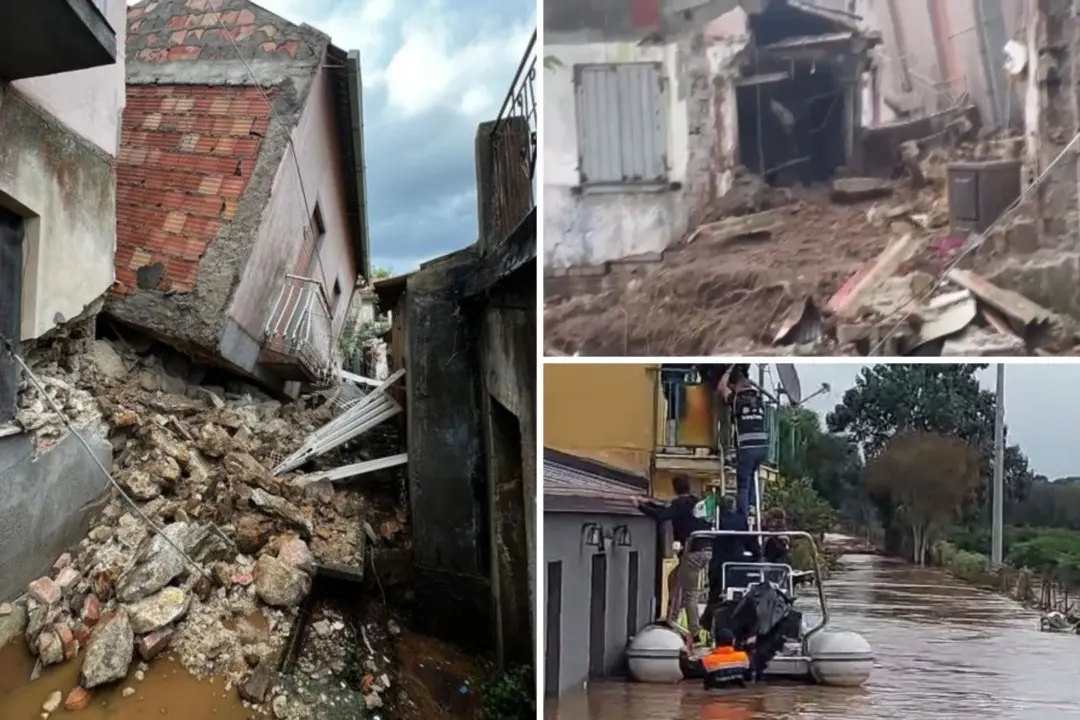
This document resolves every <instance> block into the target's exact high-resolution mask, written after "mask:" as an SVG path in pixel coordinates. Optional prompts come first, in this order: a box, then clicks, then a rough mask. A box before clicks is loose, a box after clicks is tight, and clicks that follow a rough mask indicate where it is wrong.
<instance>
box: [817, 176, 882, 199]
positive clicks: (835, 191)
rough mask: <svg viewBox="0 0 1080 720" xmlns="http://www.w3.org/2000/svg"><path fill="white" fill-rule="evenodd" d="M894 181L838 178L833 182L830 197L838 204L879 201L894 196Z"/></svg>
mask: <svg viewBox="0 0 1080 720" xmlns="http://www.w3.org/2000/svg"><path fill="white" fill-rule="evenodd" d="M893 191H894V188H893V184H892V181H890V180H882V179H880V178H869V177H854V178H837V179H836V180H833V182H832V191H831V193H830V197H831V198H832V201H833V202H836V203H859V202H866V201H868V200H879V199H881V198H885V197H889V196H890V195H892V194H893Z"/></svg>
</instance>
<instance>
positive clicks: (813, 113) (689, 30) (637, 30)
mask: <svg viewBox="0 0 1080 720" xmlns="http://www.w3.org/2000/svg"><path fill="white" fill-rule="evenodd" d="M615 5H616V4H612V6H611V8H610V12H609V13H608V14H607V15H605V14H604V13H602V12H600V11H597V12H594V13H592V14H591V15H590V13H589V12H588V11H586V10H584V9H581V8H579V7H578V6H576V5H573V4H572V3H553V4H552V6H545V21H546V22H547V23H548V25H547V26H546V32H547V33H548V34H547V35H546V36H545V41H546V43H547V45H546V48H545V52H546V53H547V67H546V69H545V92H546V93H547V94H548V97H550V98H551V100H550V102H546V103H545V106H544V107H545V113H546V115H545V120H546V122H547V125H546V127H547V128H549V132H548V142H547V143H546V144H545V153H546V154H547V162H546V164H545V168H546V170H545V198H546V201H545V202H546V207H545V210H544V217H545V220H544V221H545V223H547V225H546V226H545V237H548V238H551V240H550V241H549V242H547V243H546V244H545V253H546V256H545V267H548V266H550V267H565V266H572V265H594V264H598V263H602V262H606V261H609V260H617V259H620V258H623V257H627V256H633V255H640V254H646V253H658V252H662V251H663V250H664V249H665V248H667V247H668V246H669V245H670V244H671V243H673V242H675V241H676V240H678V239H679V238H681V237H682V236H683V235H684V234H685V232H686V231H687V229H688V228H691V227H693V226H694V223H695V222H696V221H698V220H700V218H701V217H702V215H703V214H704V213H705V212H706V209H707V207H708V206H709V205H710V204H711V203H712V202H714V201H715V200H717V199H718V198H721V197H723V196H724V195H725V194H726V193H727V191H728V190H729V189H730V188H731V187H732V185H733V182H734V174H735V171H736V168H737V167H738V166H739V165H740V164H741V165H743V166H745V167H747V168H749V169H750V170H751V171H753V172H756V173H758V174H760V175H762V176H764V177H766V178H768V179H769V181H770V182H773V183H776V184H793V183H795V182H799V181H803V182H805V181H821V180H828V179H830V178H832V177H833V176H835V175H836V173H837V172H838V171H839V170H840V169H841V168H850V167H858V166H859V165H860V163H861V146H860V142H861V137H860V125H861V118H862V115H863V110H862V108H863V106H864V104H867V105H869V104H872V103H873V102H875V100H874V99H872V98H869V99H864V75H865V74H867V71H868V68H869V64H870V54H869V51H870V50H871V49H872V48H873V47H874V46H875V45H876V44H877V43H879V42H880V37H879V36H877V35H875V34H873V33H864V32H862V31H861V30H860V29H859V27H858V25H857V24H856V23H854V22H853V21H851V20H850V18H848V17H847V16H846V15H845V14H842V13H834V12H830V11H827V10H823V9H821V8H817V7H815V6H813V5H810V4H808V3H803V2H800V1H799V0H790V1H787V2H785V1H780V0H777V2H760V1H758V2H749V1H744V2H741V3H738V2H734V0H733V1H732V2H726V3H708V4H705V5H704V6H702V9H701V10H700V12H699V11H687V12H686V13H684V14H682V15H680V16H679V20H678V22H675V21H672V22H667V21H666V20H665V21H663V22H662V21H661V18H660V16H659V15H657V16H654V17H647V16H646V17H639V16H633V15H631V14H628V13H626V12H625V11H622V10H621V9H619V8H616V7H615ZM695 13H697V14H695ZM608 15H610V17H609V16H608ZM699 16H700V17H699ZM611 58H617V60H616V61H614V62H613V61H612V60H611ZM616 117H618V118H630V121H628V122H625V123H623V124H621V125H618V126H617V128H618V129H619V131H620V132H618V133H617V135H616V139H615V141H616V143H617V144H614V145H613V144H612V143H611V141H610V137H609V136H610V134H611V129H612V128H613V127H616V126H613V125H611V122H612V118H616Z"/></svg>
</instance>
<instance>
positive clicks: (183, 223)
mask: <svg viewBox="0 0 1080 720" xmlns="http://www.w3.org/2000/svg"><path fill="white" fill-rule="evenodd" d="M264 92H266V94H267V96H268V97H269V98H270V100H271V102H272V101H273V98H274V91H273V90H270V91H263V90H260V89H259V88H255V87H212V86H198V85H167V86H162V85H156V86H147V85H129V86H128V88H127V105H126V107H125V108H124V116H123V123H122V133H121V140H120V151H119V153H118V168H117V193H116V203H117V211H116V215H117V251H116V283H115V284H114V286H113V287H114V290H115V291H116V292H119V293H130V292H133V291H134V290H135V289H136V288H135V273H136V271H137V270H138V269H139V268H140V267H143V266H145V265H148V264H153V263H159V262H160V263H161V264H162V265H163V266H164V268H165V273H164V279H163V281H162V284H161V286H160V288H159V289H162V290H173V291H178V292H190V291H191V290H192V289H193V288H194V287H195V284H196V279H197V274H198V268H199V261H200V260H201V259H202V257H203V255H204V254H205V253H206V249H207V247H208V246H209V245H210V243H212V242H214V241H215V240H216V239H217V237H218V235H219V234H220V233H221V230H222V228H224V226H225V225H226V224H227V223H228V222H229V221H230V220H232V218H233V216H234V215H235V214H236V206H237V203H238V201H239V198H240V197H241V196H242V195H243V193H244V190H245V189H246V188H247V184H248V181H249V180H250V178H251V173H252V171H253V169H254V167H255V157H256V156H257V155H258V152H259V148H260V146H261V142H262V135H263V134H265V132H266V129H267V118H268V117H269V116H270V108H269V107H268V106H267V103H266V100H264V99H263V93H264Z"/></svg>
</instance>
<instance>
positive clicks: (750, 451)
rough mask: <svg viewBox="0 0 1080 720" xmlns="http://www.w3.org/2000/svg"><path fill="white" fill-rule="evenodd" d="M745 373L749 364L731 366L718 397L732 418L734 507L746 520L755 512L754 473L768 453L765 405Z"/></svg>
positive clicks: (755, 484)
mask: <svg viewBox="0 0 1080 720" xmlns="http://www.w3.org/2000/svg"><path fill="white" fill-rule="evenodd" d="M749 370H750V366H749V365H734V366H732V367H731V369H729V370H728V371H727V372H726V373H724V376H723V377H722V378H720V394H721V395H722V396H723V398H724V400H725V402H727V403H728V405H730V406H731V407H732V409H733V411H734V415H735V443H736V444H735V477H736V487H737V494H736V505H737V507H738V509H739V512H740V513H742V514H743V515H745V516H746V517H747V518H750V517H752V516H753V515H754V513H755V512H756V508H757V500H758V498H757V482H756V478H757V472H758V468H759V467H760V466H761V463H762V462H764V461H765V459H766V458H767V457H768V452H769V433H768V429H767V428H766V426H765V402H764V399H763V398H762V396H761V392H760V391H759V390H758V389H757V388H756V387H754V385H753V384H752V383H751V382H750V378H749V377H748V373H749ZM755 519H756V518H755Z"/></svg>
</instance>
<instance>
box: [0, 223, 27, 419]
mask: <svg viewBox="0 0 1080 720" xmlns="http://www.w3.org/2000/svg"><path fill="white" fill-rule="evenodd" d="M25 234H26V228H25V224H24V222H23V219H22V218H21V217H20V216H18V215H16V214H15V213H12V212H10V211H8V210H5V209H3V208H0V336H2V338H0V423H6V422H10V421H11V420H12V418H14V417H15V400H16V397H17V395H18V392H19V366H18V365H17V364H16V363H15V360H14V358H12V357H11V355H10V354H9V353H8V348H7V345H6V343H7V342H10V343H11V344H12V346H13V349H14V350H16V351H17V350H18V346H19V338H20V337H21V334H22V333H21V331H22V286H23V242H24V238H25Z"/></svg>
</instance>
